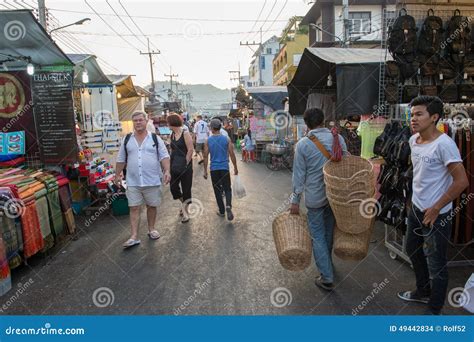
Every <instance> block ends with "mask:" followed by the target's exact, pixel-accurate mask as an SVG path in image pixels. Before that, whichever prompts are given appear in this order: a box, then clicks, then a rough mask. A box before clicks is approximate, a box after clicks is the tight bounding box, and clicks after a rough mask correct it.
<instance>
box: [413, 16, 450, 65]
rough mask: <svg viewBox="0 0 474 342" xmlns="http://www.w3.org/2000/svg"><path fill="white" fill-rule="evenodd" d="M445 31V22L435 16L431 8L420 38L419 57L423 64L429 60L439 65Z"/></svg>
mask: <svg viewBox="0 0 474 342" xmlns="http://www.w3.org/2000/svg"><path fill="white" fill-rule="evenodd" d="M443 31H444V30H443V20H442V19H441V18H440V17H437V16H435V15H434V11H433V10H432V9H431V8H430V9H429V10H428V15H427V17H426V18H425V21H424V22H423V25H422V27H421V31H420V36H419V38H418V55H419V56H420V59H421V61H422V62H423V63H425V62H427V61H428V60H430V62H431V63H432V64H437V63H438V61H439V54H440V52H441V42H442V41H443Z"/></svg>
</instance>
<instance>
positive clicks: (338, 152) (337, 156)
mask: <svg viewBox="0 0 474 342" xmlns="http://www.w3.org/2000/svg"><path fill="white" fill-rule="evenodd" d="M331 133H332V137H333V142H332V158H331V160H332V161H336V162H338V161H341V159H342V147H341V142H340V141H339V133H338V130H337V128H336V127H333V128H332V130H331Z"/></svg>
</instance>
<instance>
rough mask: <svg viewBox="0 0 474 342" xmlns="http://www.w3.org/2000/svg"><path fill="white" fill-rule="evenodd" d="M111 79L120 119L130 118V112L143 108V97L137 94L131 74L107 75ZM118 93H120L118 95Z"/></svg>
mask: <svg viewBox="0 0 474 342" xmlns="http://www.w3.org/2000/svg"><path fill="white" fill-rule="evenodd" d="M107 78H108V79H110V80H111V81H112V83H113V84H114V86H115V91H116V93H117V105H118V113H119V118H120V121H128V120H132V114H133V113H134V112H135V111H137V110H143V109H144V108H143V107H144V106H143V103H144V102H143V99H142V97H143V96H141V95H140V94H138V92H137V90H136V88H135V86H134V85H133V80H132V76H131V75H107ZM119 94H120V95H119Z"/></svg>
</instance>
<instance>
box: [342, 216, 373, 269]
mask: <svg viewBox="0 0 474 342" xmlns="http://www.w3.org/2000/svg"><path fill="white" fill-rule="evenodd" d="M374 222H375V220H374ZM373 227H374V223H372V225H371V227H370V229H369V230H367V231H365V232H363V233H361V234H348V233H345V232H344V231H342V230H340V229H339V228H338V226H337V225H336V226H335V227H334V245H333V250H334V254H335V255H336V256H337V257H338V258H340V259H342V260H352V261H359V260H362V259H364V258H365V257H366V256H367V252H368V251H369V244H370V237H371V235H372V232H373Z"/></svg>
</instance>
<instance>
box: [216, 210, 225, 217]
mask: <svg viewBox="0 0 474 342" xmlns="http://www.w3.org/2000/svg"><path fill="white" fill-rule="evenodd" d="M217 216H220V217H224V216H225V213H221V212H220V211H218V212H217Z"/></svg>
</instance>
